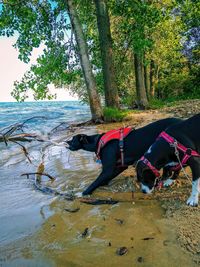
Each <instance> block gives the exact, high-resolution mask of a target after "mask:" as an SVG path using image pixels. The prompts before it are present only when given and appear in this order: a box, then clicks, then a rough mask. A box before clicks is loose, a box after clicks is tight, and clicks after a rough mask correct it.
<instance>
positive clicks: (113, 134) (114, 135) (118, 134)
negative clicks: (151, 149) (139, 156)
mask: <svg viewBox="0 0 200 267" xmlns="http://www.w3.org/2000/svg"><path fill="white" fill-rule="evenodd" d="M131 131H132V128H131V127H125V128H120V129H117V130H110V131H108V132H107V133H105V134H104V135H103V136H102V137H101V139H100V140H99V143H98V147H97V152H96V156H97V158H98V159H100V152H101V149H102V148H103V147H104V146H105V145H106V144H107V143H108V142H109V141H111V140H114V139H117V140H119V148H120V155H121V166H124V138H125V137H126V136H127V135H128V134H129V133H130V132H131Z"/></svg>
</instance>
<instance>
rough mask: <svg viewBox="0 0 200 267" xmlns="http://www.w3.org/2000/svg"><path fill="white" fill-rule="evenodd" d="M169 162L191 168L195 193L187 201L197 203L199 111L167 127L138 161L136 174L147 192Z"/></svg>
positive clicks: (199, 188) (173, 167) (174, 167)
mask: <svg viewBox="0 0 200 267" xmlns="http://www.w3.org/2000/svg"><path fill="white" fill-rule="evenodd" d="M166 165H168V168H170V169H171V170H175V171H179V170H180V169H182V168H183V167H185V166H189V167H190V168H191V170H192V193H191V196H190V197H189V199H188V200H187V204H188V205H190V206H197V205H198V196H199V193H200V114H198V115H195V116H193V117H191V118H190V119H187V120H185V121H182V122H179V123H176V124H174V125H172V126H170V127H168V128H167V129H166V130H165V132H163V133H161V135H160V137H159V138H158V139H157V140H156V142H155V143H154V144H153V145H152V146H151V147H150V149H149V150H148V151H147V152H146V153H145V154H144V157H142V158H141V160H139V161H138V163H137V166H136V171H137V177H138V180H139V181H140V182H141V189H142V191H143V192H144V193H151V192H152V191H153V189H154V187H155V185H156V180H157V179H159V175H160V174H159V170H160V169H161V168H163V167H164V166H166Z"/></svg>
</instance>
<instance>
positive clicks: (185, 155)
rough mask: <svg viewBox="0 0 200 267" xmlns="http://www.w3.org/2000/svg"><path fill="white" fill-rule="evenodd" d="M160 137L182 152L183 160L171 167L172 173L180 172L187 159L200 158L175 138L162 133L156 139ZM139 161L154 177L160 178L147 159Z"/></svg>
mask: <svg viewBox="0 0 200 267" xmlns="http://www.w3.org/2000/svg"><path fill="white" fill-rule="evenodd" d="M160 137H161V138H163V139H164V140H165V141H166V142H167V143H169V144H170V145H173V146H174V147H175V149H177V150H180V151H181V152H183V158H182V160H181V162H180V163H178V164H177V165H176V166H173V167H171V170H173V171H178V170H181V168H182V166H185V165H186V163H187V161H188V159H189V158H190V157H192V156H193V157H200V154H199V153H197V152H196V151H195V150H193V149H191V148H187V147H185V146H184V145H182V144H181V143H179V142H178V141H177V140H176V139H175V138H173V137H172V136H170V135H169V134H167V133H166V132H164V131H163V132H161V134H160V135H159V136H158V138H160ZM177 156H178V155H177ZM141 160H142V161H143V162H144V164H145V165H147V166H148V167H149V168H150V169H151V170H152V172H153V173H154V174H155V176H156V177H159V176H160V173H159V171H158V170H157V169H156V168H155V167H154V166H153V165H152V164H151V163H150V161H149V160H148V159H146V158H145V157H144V156H143V157H142V158H141Z"/></svg>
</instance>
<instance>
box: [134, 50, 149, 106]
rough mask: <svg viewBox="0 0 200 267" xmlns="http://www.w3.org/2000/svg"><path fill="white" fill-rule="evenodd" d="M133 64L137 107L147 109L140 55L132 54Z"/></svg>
mask: <svg viewBox="0 0 200 267" xmlns="http://www.w3.org/2000/svg"><path fill="white" fill-rule="evenodd" d="M134 64H135V80H136V92H137V102H138V107H139V108H140V109H146V108H148V107H149V103H148V100H147V94H146V90H145V84H144V65H143V59H142V57H141V56H140V55H137V54H136V53H135V54H134Z"/></svg>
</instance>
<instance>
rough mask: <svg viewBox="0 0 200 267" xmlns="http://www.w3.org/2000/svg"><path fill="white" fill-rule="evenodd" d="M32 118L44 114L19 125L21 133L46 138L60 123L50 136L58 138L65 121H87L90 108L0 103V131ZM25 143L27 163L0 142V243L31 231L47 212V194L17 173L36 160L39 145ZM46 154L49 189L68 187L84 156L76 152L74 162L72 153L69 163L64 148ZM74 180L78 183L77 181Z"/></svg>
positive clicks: (69, 103)
mask: <svg viewBox="0 0 200 267" xmlns="http://www.w3.org/2000/svg"><path fill="white" fill-rule="evenodd" d="M34 116H38V117H40V116H43V117H45V118H36V119H33V120H30V121H28V122H27V124H26V126H25V127H24V131H25V132H27V133H31V132H36V133H38V134H40V135H42V136H47V133H48V132H50V131H51V129H53V128H55V127H56V126H58V125H59V124H60V123H64V124H63V126H62V127H64V128H63V129H61V130H64V131H58V132H57V134H56V137H55V135H54V136H53V138H54V139H56V138H57V139H59V140H60V138H61V139H65V134H66V131H65V129H66V128H67V125H69V124H70V123H72V122H78V121H86V120H88V119H90V110H89V107H88V106H87V105H82V104H80V103H79V102H77V101H65V102H64V101H63V102H28V103H0V131H2V129H3V128H5V127H6V126H9V125H12V124H15V123H16V122H23V121H25V120H26V119H28V118H31V117H34ZM24 145H25V146H26V148H27V149H28V152H29V153H30V157H31V160H32V164H31V163H29V162H28V160H27V159H26V157H25V155H24V153H22V150H21V147H20V146H17V145H15V144H13V143H9V144H8V147H6V145H5V144H4V143H0V149H1V157H0V185H1V186H0V210H1V212H0V224H1V227H0V245H3V244H6V243H9V242H11V241H13V240H15V239H19V238H21V237H24V236H27V235H28V234H30V233H32V232H33V231H35V230H36V229H37V228H38V226H39V225H40V224H41V223H42V221H43V220H44V218H46V217H48V216H49V215H50V214H51V211H49V208H48V204H49V203H51V201H52V196H49V195H45V194H42V193H41V192H38V191H36V190H35V188H34V187H33V181H32V180H31V179H30V180H28V179H27V178H26V176H21V174H23V173H25V172H35V171H37V166H38V165H39V163H40V162H41V152H40V148H41V146H42V144H41V143H39V142H35V141H34V142H32V143H30V144H29V143H26V144H25V143H24ZM47 154H48V156H47V158H46V159H45V171H46V172H48V173H49V174H51V175H54V176H55V177H56V178H57V179H56V182H55V183H54V184H53V187H54V188H58V187H59V188H61V187H62V188H65V187H67V186H71V187H72V185H70V181H71V180H72V177H73V179H75V178H76V176H77V175H78V173H79V172H78V171H80V170H77V172H76V174H75V173H74V170H76V169H82V167H81V166H82V164H84V163H81V162H82V159H84V158H82V156H80V155H79V154H78V155H75V157H76V159H77V160H74V157H73V155H72V157H71V159H70V163H69V151H68V150H67V149H66V148H65V147H55V146H52V147H49V148H48V153H47ZM89 157H91V155H89ZM73 162H76V163H73ZM85 164H87V162H86V163H85ZM66 177H67V178H66ZM32 178H33V179H34V177H32ZM75 184H76V186H77V187H78V186H80V185H79V184H78V182H75ZM67 188H68V187H67ZM67 188H65V189H66V190H67ZM41 214H42V215H41ZM33 218H34V219H33ZM13 222H14V223H13Z"/></svg>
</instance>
